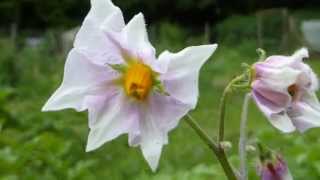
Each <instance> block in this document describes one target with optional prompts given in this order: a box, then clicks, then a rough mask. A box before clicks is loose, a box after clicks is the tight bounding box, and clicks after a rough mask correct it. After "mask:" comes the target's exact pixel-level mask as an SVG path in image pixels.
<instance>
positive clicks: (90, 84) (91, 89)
mask: <svg viewBox="0 0 320 180" xmlns="http://www.w3.org/2000/svg"><path fill="white" fill-rule="evenodd" d="M116 77H118V74H117V73H116V72H114V71H112V70H110V69H108V67H103V66H98V65H96V64H93V63H92V62H91V61H89V60H88V59H87V58H86V57H84V56H83V55H82V54H81V53H79V52H77V51H76V50H71V52H70V53H69V56H68V58H67V61H66V64H65V70H64V79H63V82H62V84H61V85H60V87H59V88H58V90H57V91H56V92H55V93H54V94H53V95H52V96H51V97H50V99H49V100H48V102H47V103H46V104H45V105H44V107H43V109H42V111H56V110H61V109H66V108H73V109H76V110H77V111H83V110H85V109H86V108H87V107H86V105H85V99H86V96H87V95H90V94H102V93H104V92H105V91H106V90H107V89H110V88H112V86H110V85H109V84H110V81H112V80H113V79H114V78H116Z"/></svg>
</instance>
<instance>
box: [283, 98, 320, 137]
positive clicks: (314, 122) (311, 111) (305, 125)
mask: <svg viewBox="0 0 320 180" xmlns="http://www.w3.org/2000/svg"><path fill="white" fill-rule="evenodd" d="M288 114H289V116H290V118H291V119H292V121H293V124H294V125H295V126H296V127H297V129H298V130H299V131H300V132H305V131H307V130H308V129H310V128H314V127H320V103H319V101H318V99H317V97H316V95H315V93H306V94H305V95H304V96H303V98H302V100H301V101H299V102H297V103H295V104H294V105H293V106H292V108H290V109H289V112H288Z"/></svg>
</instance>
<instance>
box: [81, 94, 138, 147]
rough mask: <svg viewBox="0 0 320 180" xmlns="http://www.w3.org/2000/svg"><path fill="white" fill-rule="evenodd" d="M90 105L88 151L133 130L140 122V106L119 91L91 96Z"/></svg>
mask: <svg viewBox="0 0 320 180" xmlns="http://www.w3.org/2000/svg"><path fill="white" fill-rule="evenodd" d="M91 98H93V99H91V100H90V101H91V102H92V103H90V104H91V105H92V106H90V107H89V118H90V121H91V123H90V133H89V137H88V143H87V148H86V151H87V152H88V151H93V150H95V149H97V148H99V147H100V146H102V145H103V144H104V143H106V142H108V141H111V140H113V139H115V138H116V137H118V136H120V135H122V134H125V133H129V132H131V128H132V127H135V125H136V123H139V118H140V113H139V111H138V107H137V106H135V105H134V104H133V103H132V102H130V101H129V100H128V98H127V96H126V95H125V94H124V93H123V92H121V91H118V92H117V93H115V94H114V95H110V96H106V97H101V96H100V97H98V96H97V97H91Z"/></svg>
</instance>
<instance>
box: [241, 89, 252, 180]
mask: <svg viewBox="0 0 320 180" xmlns="http://www.w3.org/2000/svg"><path fill="white" fill-rule="evenodd" d="M250 98H251V94H250V93H247V94H246V95H245V97H244V102H243V107H242V114H241V121H240V139H239V158H240V180H247V179H248V175H247V154H246V145H247V134H246V133H247V132H246V131H247V122H248V108H249V101H250Z"/></svg>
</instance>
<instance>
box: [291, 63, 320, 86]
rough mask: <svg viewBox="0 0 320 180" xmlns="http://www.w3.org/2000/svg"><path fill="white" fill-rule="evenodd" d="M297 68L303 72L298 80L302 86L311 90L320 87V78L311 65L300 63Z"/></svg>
mask: <svg viewBox="0 0 320 180" xmlns="http://www.w3.org/2000/svg"><path fill="white" fill-rule="evenodd" d="M296 68H297V69H299V70H301V71H302V72H303V73H302V75H301V76H300V78H299V82H298V85H299V86H300V87H304V88H306V89H308V90H311V91H316V90H318V89H319V79H318V77H317V75H316V74H315V73H314V72H313V70H312V69H311V67H310V66H309V65H307V64H305V63H300V64H299V66H298V67H296Z"/></svg>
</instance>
